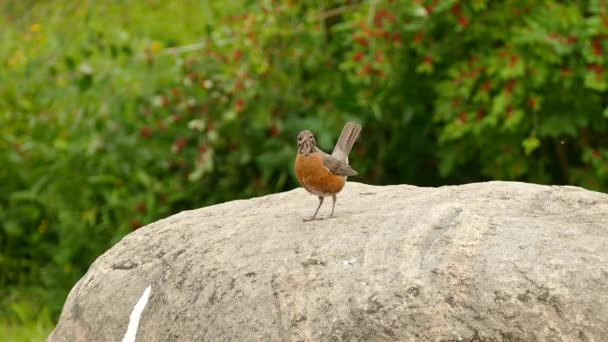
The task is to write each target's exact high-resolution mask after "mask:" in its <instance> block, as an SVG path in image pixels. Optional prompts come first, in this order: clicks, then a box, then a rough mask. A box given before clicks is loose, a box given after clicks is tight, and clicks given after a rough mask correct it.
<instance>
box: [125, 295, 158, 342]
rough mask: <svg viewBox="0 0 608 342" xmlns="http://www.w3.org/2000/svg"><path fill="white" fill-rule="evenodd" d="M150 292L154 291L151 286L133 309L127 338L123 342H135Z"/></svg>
mask: <svg viewBox="0 0 608 342" xmlns="http://www.w3.org/2000/svg"><path fill="white" fill-rule="evenodd" d="M150 291H152V288H151V287H150V286H148V287H146V290H145V291H144V293H143V294H142V295H141V297H140V298H139V300H138V301H137V303H136V304H135V306H134V307H133V311H131V316H129V326H128V327H127V332H126V333H125V337H123V338H122V342H135V336H136V335H137V327H138V326H139V319H140V318H141V313H142V312H143V311H144V308H145V307H146V304H147V303H148V297H150Z"/></svg>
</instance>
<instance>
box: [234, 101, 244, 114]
mask: <svg viewBox="0 0 608 342" xmlns="http://www.w3.org/2000/svg"><path fill="white" fill-rule="evenodd" d="M243 109H245V100H243V99H241V98H239V99H237V100H236V102H235V103H234V111H235V112H236V113H237V114H238V113H240V112H242V111H243Z"/></svg>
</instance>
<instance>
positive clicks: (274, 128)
mask: <svg viewBox="0 0 608 342" xmlns="http://www.w3.org/2000/svg"><path fill="white" fill-rule="evenodd" d="M277 135H279V130H278V129H277V126H275V125H272V127H270V136H271V137H276V136H277Z"/></svg>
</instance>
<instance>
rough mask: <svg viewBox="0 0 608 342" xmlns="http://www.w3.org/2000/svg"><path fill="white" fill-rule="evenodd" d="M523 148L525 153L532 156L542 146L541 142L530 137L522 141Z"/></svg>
mask: <svg viewBox="0 0 608 342" xmlns="http://www.w3.org/2000/svg"><path fill="white" fill-rule="evenodd" d="M521 146H522V147H523V148H524V153H525V154H526V155H530V154H531V153H532V152H534V150H536V149H537V148H538V147H539V146H540V140H538V138H537V137H535V136H530V137H528V138H526V139H524V141H522V143H521Z"/></svg>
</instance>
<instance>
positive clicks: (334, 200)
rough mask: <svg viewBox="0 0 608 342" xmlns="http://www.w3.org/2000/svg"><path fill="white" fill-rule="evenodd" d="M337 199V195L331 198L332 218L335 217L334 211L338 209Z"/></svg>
mask: <svg viewBox="0 0 608 342" xmlns="http://www.w3.org/2000/svg"><path fill="white" fill-rule="evenodd" d="M336 197H337V196H336V194H333V195H332V196H331V199H332V202H333V204H332V206H331V215H329V216H330V217H333V216H334V209H335V208H336Z"/></svg>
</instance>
